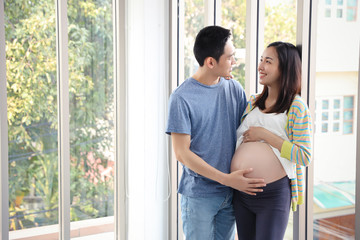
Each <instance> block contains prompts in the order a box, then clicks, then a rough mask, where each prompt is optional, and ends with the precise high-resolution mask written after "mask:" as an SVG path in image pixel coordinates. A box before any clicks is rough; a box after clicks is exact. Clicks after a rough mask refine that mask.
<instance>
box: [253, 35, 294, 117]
mask: <svg viewBox="0 0 360 240" xmlns="http://www.w3.org/2000/svg"><path fill="white" fill-rule="evenodd" d="M267 47H268V48H269V47H274V48H275V49H276V52H277V54H278V59H279V71H280V89H279V96H278V99H277V100H276V103H275V104H274V105H273V106H272V107H271V108H270V109H268V110H267V111H266V112H268V113H283V112H285V111H288V110H289V108H290V106H291V103H292V102H293V100H294V98H295V96H296V94H300V91H301V57H300V51H299V49H298V48H296V47H295V46H294V45H293V44H291V43H287V42H273V43H270V44H269V45H268V46H267ZM268 94H269V90H268V87H267V86H264V89H263V91H262V93H261V94H260V95H259V96H258V97H257V98H256V101H255V106H257V107H259V108H260V109H261V110H264V109H265V100H266V98H267V97H268Z"/></svg>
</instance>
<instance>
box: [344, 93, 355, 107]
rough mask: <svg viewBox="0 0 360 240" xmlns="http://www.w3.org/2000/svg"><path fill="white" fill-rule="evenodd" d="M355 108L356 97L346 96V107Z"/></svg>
mask: <svg viewBox="0 0 360 240" xmlns="http://www.w3.org/2000/svg"><path fill="white" fill-rule="evenodd" d="M353 108H354V97H353V96H351V97H344V109H353Z"/></svg>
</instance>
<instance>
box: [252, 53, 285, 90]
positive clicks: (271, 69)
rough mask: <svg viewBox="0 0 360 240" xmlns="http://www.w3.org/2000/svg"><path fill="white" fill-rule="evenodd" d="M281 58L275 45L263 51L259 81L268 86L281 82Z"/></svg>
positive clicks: (259, 68)
mask: <svg viewBox="0 0 360 240" xmlns="http://www.w3.org/2000/svg"><path fill="white" fill-rule="evenodd" d="M279 64H280V63H279V58H278V54H277V52H276V49H275V47H268V48H266V49H265V51H264V52H263V54H262V56H261V58H260V62H259V67H258V71H259V82H260V84H263V85H266V86H269V87H271V86H276V85H278V84H279V80H280V76H281V72H280V70H279Z"/></svg>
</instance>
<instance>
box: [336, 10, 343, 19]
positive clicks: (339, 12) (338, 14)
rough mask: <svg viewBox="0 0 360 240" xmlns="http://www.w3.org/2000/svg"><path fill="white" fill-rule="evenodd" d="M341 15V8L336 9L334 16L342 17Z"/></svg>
mask: <svg viewBox="0 0 360 240" xmlns="http://www.w3.org/2000/svg"><path fill="white" fill-rule="evenodd" d="M342 16H343V10H342V9H337V10H336V17H337V18H342Z"/></svg>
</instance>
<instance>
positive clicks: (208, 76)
mask: <svg viewBox="0 0 360 240" xmlns="http://www.w3.org/2000/svg"><path fill="white" fill-rule="evenodd" d="M192 78H194V79H195V80H196V81H198V82H200V83H202V84H204V85H208V86H210V85H215V84H217V83H219V81H220V77H219V76H216V75H213V74H212V73H211V72H209V71H206V70H205V69H203V68H201V67H199V68H198V70H197V71H196V73H195V74H194V75H193V76H192Z"/></svg>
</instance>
